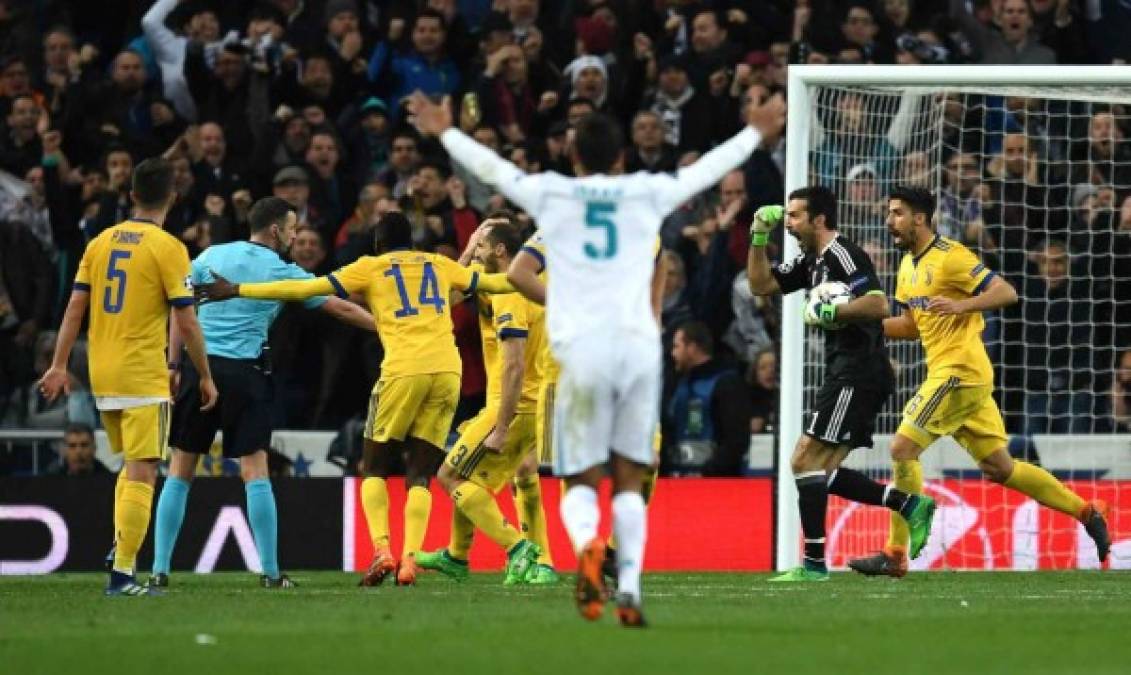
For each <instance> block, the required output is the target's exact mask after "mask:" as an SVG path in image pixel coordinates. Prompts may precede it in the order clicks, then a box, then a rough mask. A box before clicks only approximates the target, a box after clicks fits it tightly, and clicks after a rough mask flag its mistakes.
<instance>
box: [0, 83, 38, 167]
mask: <svg viewBox="0 0 1131 675" xmlns="http://www.w3.org/2000/svg"><path fill="white" fill-rule="evenodd" d="M41 114H43V111H42V110H40V108H39V106H38V105H37V104H36V102H35V99H33V98H32V97H31V96H26V95H24V96H17V97H15V98H13V99H12V105H11V108H10V109H9V111H8V119H7V122H8V133H7V134H6V135H5V136H4V137H3V138H0V168H2V169H4V170H5V171H8V172H10V173H14V174H16V175H17V176H22V175H24V174H25V173H27V172H28V169H30V168H32V167H33V166H39V161H40V160H41V159H42V157H43V145H42V143H41V142H40V139H39V132H38V131H37V129H36V127H37V125H38V124H39V116H40V115H41Z"/></svg>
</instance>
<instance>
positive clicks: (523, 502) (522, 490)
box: [514, 475, 554, 567]
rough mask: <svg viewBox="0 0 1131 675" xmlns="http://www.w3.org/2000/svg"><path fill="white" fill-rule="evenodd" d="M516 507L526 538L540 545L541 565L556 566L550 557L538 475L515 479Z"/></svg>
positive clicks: (548, 538) (539, 561)
mask: <svg viewBox="0 0 1131 675" xmlns="http://www.w3.org/2000/svg"><path fill="white" fill-rule="evenodd" d="M514 487H515V495H514V501H515V507H516V510H517V511H518V518H519V520H520V521H522V531H523V532H525V533H526V538H527V539H529V540H530V541H532V542H534V543H535V544H538V547H539V548H540V549H542V550H541V554H540V555H539V557H538V564H540V565H550V566H551V567H552V566H553V565H554V560H553V558H552V557H551V556H550V537H549V533H548V532H547V527H546V512H545V510H543V507H542V482H541V481H540V480H539V479H538V476H537V475H533V476H524V477H522V478H515V479H514Z"/></svg>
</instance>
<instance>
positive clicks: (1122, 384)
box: [1111, 350, 1131, 434]
mask: <svg viewBox="0 0 1131 675" xmlns="http://www.w3.org/2000/svg"><path fill="white" fill-rule="evenodd" d="M1111 415H1112V419H1113V420H1114V422H1115V430H1116V432H1118V433H1122V434H1127V433H1131V350H1127V351H1125V352H1123V353H1122V354H1120V355H1119V362H1118V364H1117V365H1116V371H1115V378H1114V384H1113V385H1112V388H1111Z"/></svg>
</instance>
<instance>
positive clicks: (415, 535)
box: [401, 486, 432, 559]
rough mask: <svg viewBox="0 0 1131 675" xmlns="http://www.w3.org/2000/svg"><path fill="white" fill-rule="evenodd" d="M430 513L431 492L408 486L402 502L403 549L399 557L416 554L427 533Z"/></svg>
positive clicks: (426, 489)
mask: <svg viewBox="0 0 1131 675" xmlns="http://www.w3.org/2000/svg"><path fill="white" fill-rule="evenodd" d="M431 513H432V493H431V492H430V491H429V490H428V488H426V487H421V486H413V487H411V488H409V490H408V495H407V497H406V498H405V504H404V549H403V550H402V551H401V558H402V559H403V558H407V557H408V556H410V555H416V552H417V551H419V550H420V547H421V546H423V545H424V535H426V534H428V515H429V514H431Z"/></svg>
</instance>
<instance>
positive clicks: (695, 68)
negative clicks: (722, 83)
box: [687, 7, 743, 91]
mask: <svg viewBox="0 0 1131 675" xmlns="http://www.w3.org/2000/svg"><path fill="white" fill-rule="evenodd" d="M742 53H743V52H742V51H741V50H740V48H739V47H738V46H737V45H735V44H734V42H732V41H731V39H730V35H729V33H728V31H727V24H726V22H725V20H724V19H723V17H722V16H721V15H720V14H719V12H717V11H716V10H714V9H711V8H708V7H700V8H699V9H697V10H696V11H695V15H694V16H693V17H692V19H691V50H690V51H689V52H688V54H687V75H688V77H689V78H690V80H691V84H692V86H693V87H695V88H696V89H699V90H700V91H706V90H707V78H708V77H709V76H710V75H711V73H712V72H714V71H715V70H716V69H717V67H718V64H726V65H728V66H729V65H731V64H734V63H737V62H738V60H739V58H740V56H741V55H742Z"/></svg>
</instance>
